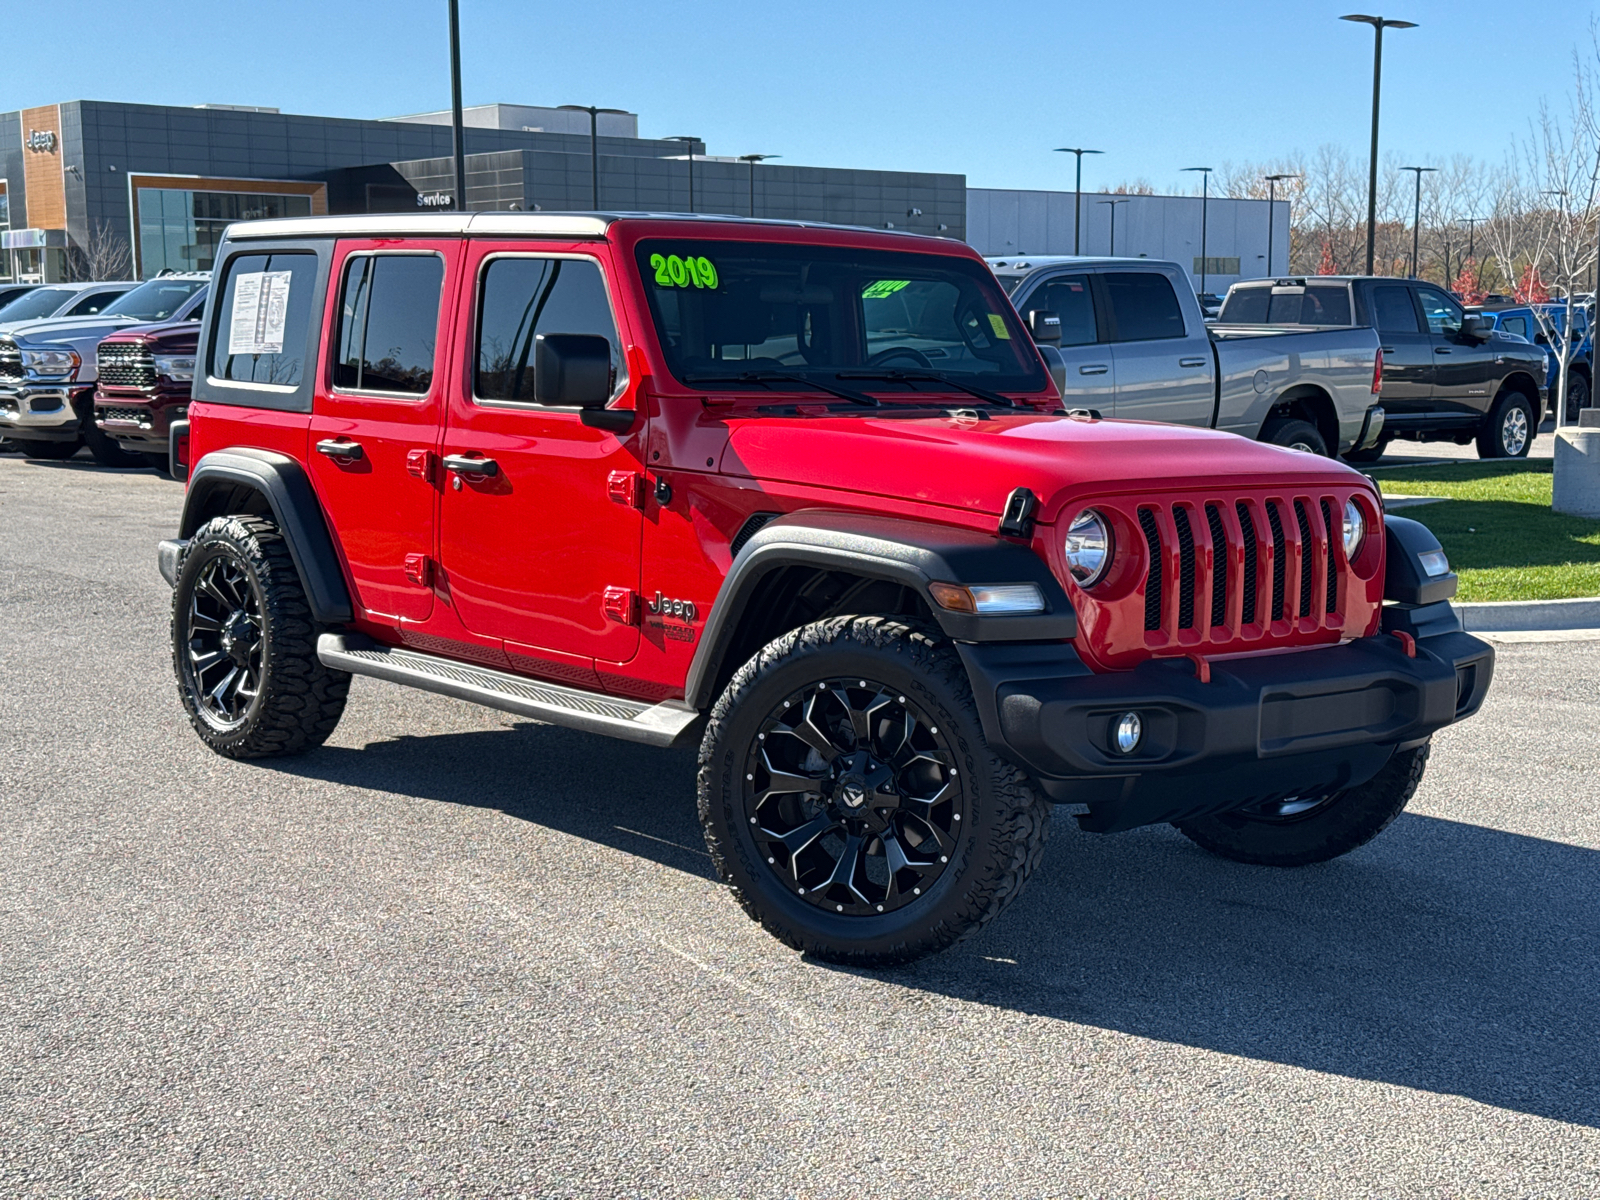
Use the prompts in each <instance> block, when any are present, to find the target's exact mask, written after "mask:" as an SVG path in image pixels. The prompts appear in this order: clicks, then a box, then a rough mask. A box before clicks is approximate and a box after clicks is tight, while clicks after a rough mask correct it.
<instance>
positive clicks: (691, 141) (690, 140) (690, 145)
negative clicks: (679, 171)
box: [666, 136, 700, 212]
mask: <svg viewBox="0 0 1600 1200" xmlns="http://www.w3.org/2000/svg"><path fill="white" fill-rule="evenodd" d="M666 140H667V141H669V142H682V143H683V144H684V148H685V149H686V150H688V151H689V211H690V212H693V211H694V148H695V146H696V145H697V144H698V143H699V141H700V139H699V138H697V137H688V136H681V137H669V138H667V139H666Z"/></svg>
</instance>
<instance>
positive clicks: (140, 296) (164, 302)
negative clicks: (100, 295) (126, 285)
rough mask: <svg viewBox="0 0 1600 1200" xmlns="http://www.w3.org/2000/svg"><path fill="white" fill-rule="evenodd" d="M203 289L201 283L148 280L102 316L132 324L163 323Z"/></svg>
mask: <svg viewBox="0 0 1600 1200" xmlns="http://www.w3.org/2000/svg"><path fill="white" fill-rule="evenodd" d="M205 286H206V281H205V280H204V279H152V280H150V282H149V283H142V284H140V285H139V286H138V287H136V288H134V289H133V291H131V292H129V293H128V294H127V295H126V296H123V297H122V299H120V300H118V301H117V302H116V303H115V304H113V305H112V306H111V307H110V308H108V309H106V311H105V314H104V315H105V316H108V317H130V318H132V319H133V320H136V321H165V320H166V319H167V318H168V317H170V316H171V315H172V314H173V313H175V312H177V311H178V309H180V308H182V307H183V302H184V301H185V300H187V299H188V298H189V297H190V296H192V295H194V294H195V293H196V292H198V291H199V290H200V289H201V288H203V287H205Z"/></svg>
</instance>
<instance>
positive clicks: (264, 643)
mask: <svg viewBox="0 0 1600 1200" xmlns="http://www.w3.org/2000/svg"><path fill="white" fill-rule="evenodd" d="M317 633H318V629H317V627H316V625H315V624H313V622H312V620H311V610H310V605H308V604H307V603H306V594H305V590H304V588H302V587H301V585H300V576H299V574H298V573H297V572H296V571H295V567H294V560H293V559H291V558H290V557H289V547H288V546H287V545H286V544H285V543H284V540H283V535H282V534H280V533H279V532H278V527H277V525H276V524H274V523H273V522H272V521H270V520H267V519H265V518H262V517H217V518H215V519H213V520H211V521H208V522H206V524H205V525H203V526H201V528H200V532H199V533H197V534H195V536H194V540H193V541H191V542H190V543H189V549H188V551H187V552H186V553H185V554H184V558H183V567H182V569H181V570H180V571H179V574H178V585H177V587H175V588H173V590H172V664H173V669H174V670H175V672H176V673H177V676H178V695H179V697H180V698H181V699H182V701H183V707H184V708H185V710H187V711H188V713H189V722H190V724H192V725H193V726H194V728H195V732H196V733H198V734H199V735H200V740H201V741H203V742H205V744H206V745H208V746H210V747H211V748H212V749H213V750H215V751H216V752H217V753H218V754H225V755H227V756H228V757H229V758H271V757H276V756H278V755H284V754H298V753H300V752H301V751H304V750H309V749H311V748H312V747H314V746H320V745H321V744H322V743H323V742H324V741H325V740H326V739H327V737H328V735H329V734H330V733H332V732H333V730H334V726H336V725H338V723H339V717H340V716H341V715H342V714H343V712H344V702H345V696H346V694H347V693H348V692H349V690H350V676H349V675H348V674H346V673H345V672H343V671H335V670H331V669H329V668H328V667H325V666H323V665H322V663H321V661H320V660H319V659H318V658H317Z"/></svg>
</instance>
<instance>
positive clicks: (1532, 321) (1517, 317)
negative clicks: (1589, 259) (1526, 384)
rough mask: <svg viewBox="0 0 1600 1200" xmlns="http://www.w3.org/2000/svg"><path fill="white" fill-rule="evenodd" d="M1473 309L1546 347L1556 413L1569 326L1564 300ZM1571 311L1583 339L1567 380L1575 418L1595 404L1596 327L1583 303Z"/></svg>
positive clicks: (1569, 405)
mask: <svg viewBox="0 0 1600 1200" xmlns="http://www.w3.org/2000/svg"><path fill="white" fill-rule="evenodd" d="M1536 307H1537V309H1538V310H1539V311H1538V314H1537V315H1536V314H1535V312H1534V309H1535V308H1536ZM1473 311H1481V312H1482V313H1483V315H1484V316H1485V317H1487V318H1489V319H1490V320H1492V321H1493V322H1494V327H1495V329H1497V330H1499V331H1500V332H1501V333H1506V334H1513V335H1515V336H1517V337H1521V338H1525V339H1526V340H1528V341H1530V342H1533V343H1535V344H1536V345H1540V346H1543V347H1544V351H1545V357H1546V358H1547V359H1548V360H1549V363H1550V367H1549V370H1548V372H1547V373H1546V376H1545V381H1544V382H1545V387H1546V388H1547V389H1548V393H1549V396H1550V412H1551V415H1554V414H1555V412H1556V389H1557V385H1558V383H1559V382H1560V378H1561V338H1562V336H1563V335H1564V334H1565V332H1566V328H1567V306H1566V305H1565V304H1564V303H1552V304H1540V305H1537V306H1535V305H1531V304H1518V305H1513V306H1511V307H1508V308H1500V307H1499V306H1498V305H1492V304H1486V305H1484V306H1483V307H1482V308H1481V309H1475V310H1473ZM1572 314H1573V315H1572V325H1573V328H1574V329H1575V330H1576V331H1577V334H1578V337H1579V338H1580V339H1581V340H1580V341H1579V342H1578V344H1577V346H1575V347H1574V348H1573V352H1572V364H1571V366H1570V367H1569V370H1570V372H1571V378H1570V379H1569V380H1568V381H1567V420H1569V421H1576V420H1577V419H1578V410H1579V409H1580V408H1588V407H1590V406H1591V405H1592V404H1593V403H1594V399H1593V397H1594V329H1593V328H1592V326H1591V323H1590V321H1589V310H1588V309H1587V308H1586V307H1584V306H1583V305H1582V304H1574V305H1573V306H1572ZM1540 316H1542V317H1543V318H1544V324H1543V325H1541V324H1540V321H1539V318H1540ZM1547 327H1548V328H1549V329H1551V330H1552V331H1553V334H1554V336H1553V337H1552V336H1546V334H1545V332H1544V331H1545V329H1546V328H1547Z"/></svg>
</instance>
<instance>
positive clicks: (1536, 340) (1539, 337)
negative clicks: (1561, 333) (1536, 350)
mask: <svg viewBox="0 0 1600 1200" xmlns="http://www.w3.org/2000/svg"><path fill="white" fill-rule="evenodd" d="M1533 344H1534V345H1535V346H1548V345H1549V344H1550V339H1549V337H1548V336H1546V334H1545V332H1544V331H1543V330H1540V331H1539V332H1538V333H1536V334H1534V335H1533Z"/></svg>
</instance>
